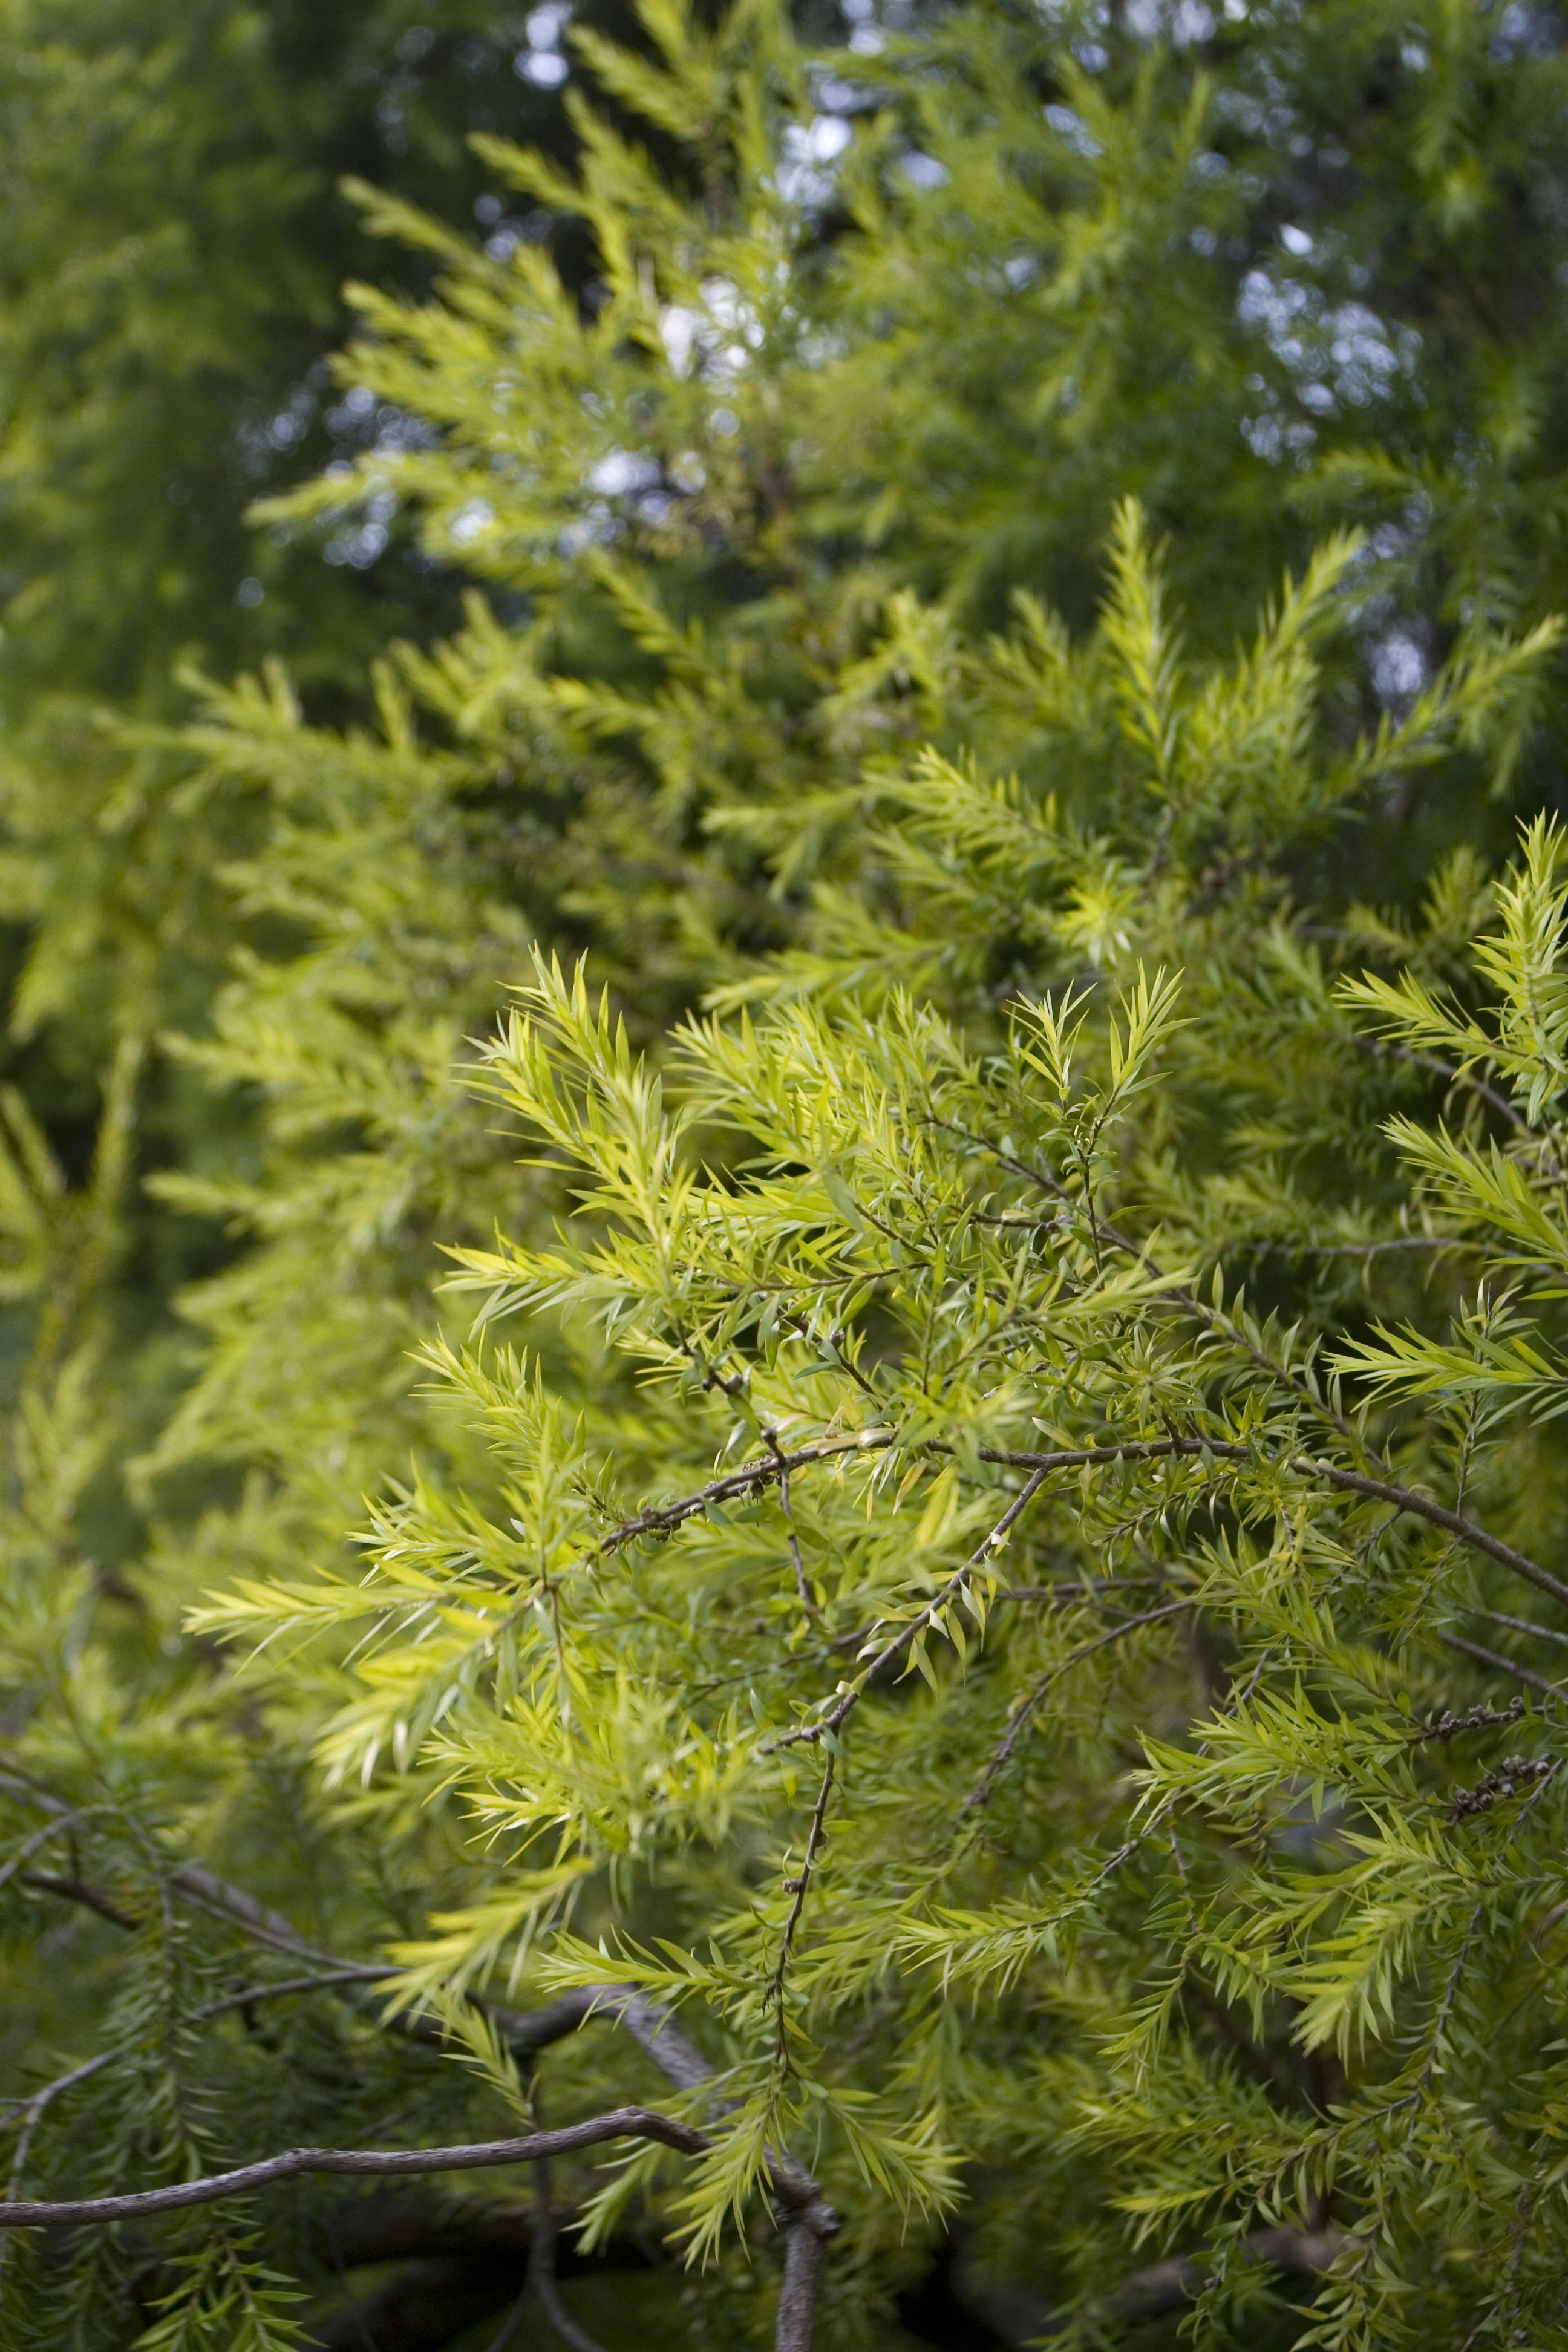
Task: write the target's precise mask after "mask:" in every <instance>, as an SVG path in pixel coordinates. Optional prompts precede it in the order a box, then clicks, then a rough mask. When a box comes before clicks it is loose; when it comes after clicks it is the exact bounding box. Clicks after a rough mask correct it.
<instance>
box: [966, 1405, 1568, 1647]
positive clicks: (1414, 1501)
mask: <svg viewBox="0 0 1568 2352" xmlns="http://www.w3.org/2000/svg"><path fill="white" fill-rule="evenodd" d="M1205 1454H1208V1455H1212V1456H1213V1457H1214V1459H1215V1460H1216V1461H1220V1462H1254V1461H1258V1460H1259V1459H1266V1458H1267V1457H1260V1456H1259V1455H1258V1453H1257V1452H1256V1450H1255V1449H1254V1448H1253V1447H1251V1446H1247V1445H1236V1444H1231V1443H1230V1442H1228V1441H1227V1440H1226V1439H1224V1438H1217V1437H1159V1438H1148V1439H1136V1440H1131V1441H1130V1442H1129V1443H1127V1444H1119V1445H1081V1446H1071V1447H1068V1448H1064V1449H1063V1450H1062V1451H1061V1452H1059V1453H1056V1454H1023V1453H1018V1454H1014V1453H1010V1452H1005V1451H1004V1450H1003V1449H1001V1448H1000V1447H992V1446H983V1447H982V1448H981V1449H980V1459H981V1460H982V1461H983V1462H994V1463H997V1464H999V1465H1004V1466H1005V1467H1006V1468H1009V1469H1014V1470H1034V1471H1036V1472H1039V1471H1052V1470H1072V1469H1079V1468H1081V1467H1082V1466H1084V1465H1087V1464H1091V1463H1097V1462H1152V1461H1158V1460H1161V1459H1164V1460H1166V1461H1169V1460H1171V1459H1173V1457H1180V1458H1183V1459H1186V1460H1194V1459H1197V1458H1201V1457H1202V1456H1203V1455H1205ZM1279 1467H1281V1468H1283V1469H1288V1470H1294V1471H1296V1472H1297V1473H1299V1474H1300V1475H1304V1476H1308V1477H1314V1478H1321V1479H1323V1480H1324V1481H1325V1482H1326V1483H1327V1484H1328V1485H1329V1486H1338V1487H1339V1488H1340V1489H1341V1491H1342V1493H1345V1494H1351V1495H1363V1496H1366V1497H1367V1499H1368V1500H1369V1501H1372V1502H1377V1503H1386V1504H1388V1505H1389V1507H1391V1508H1392V1509H1394V1510H1396V1511H1407V1512H1409V1513H1410V1514H1411V1516H1412V1517H1415V1518H1420V1519H1426V1520H1429V1521H1430V1523H1431V1525H1432V1526H1433V1527H1435V1528H1443V1529H1444V1531H1445V1532H1446V1533H1447V1534H1448V1535H1451V1536H1453V1537H1455V1538H1457V1540H1458V1542H1460V1543H1462V1544H1467V1545H1468V1547H1469V1549H1471V1550H1472V1551H1479V1552H1484V1553H1485V1554H1486V1556H1487V1558H1488V1559H1495V1560H1497V1561H1498V1562H1499V1564H1500V1566H1501V1567H1503V1568H1507V1569H1511V1570H1512V1571H1513V1573H1514V1575H1516V1576H1522V1577H1523V1578H1524V1580H1525V1581H1526V1582H1527V1583H1529V1584H1533V1585H1534V1586H1536V1588H1537V1589H1538V1590H1539V1591H1542V1592H1549V1593H1550V1594H1551V1595H1552V1599H1553V1601H1561V1602H1562V1604H1563V1607H1564V1608H1568V1584H1564V1583H1563V1581H1562V1580H1561V1579H1560V1578H1558V1577H1555V1576H1553V1575H1552V1571H1551V1570H1550V1569H1546V1568H1542V1567H1541V1565H1540V1564H1539V1562H1538V1561H1536V1560H1533V1559H1529V1558H1528V1557H1527V1556H1526V1554H1525V1553H1523V1552H1521V1551H1515V1549H1513V1546H1512V1545H1511V1544H1505V1543H1504V1542H1502V1541H1501V1539H1500V1538H1499V1537H1497V1536H1494V1535H1489V1533H1488V1532H1487V1530H1486V1528H1480V1527H1478V1526H1477V1525H1476V1523H1475V1521H1474V1520H1473V1519H1466V1518H1461V1517H1460V1516H1459V1514H1458V1511H1450V1510H1448V1509H1447V1507H1446V1506H1445V1505H1444V1504H1442V1503H1435V1502H1433V1501H1432V1499H1431V1497H1430V1496H1426V1495H1423V1494H1420V1493H1419V1492H1418V1491H1417V1490H1416V1489H1415V1487H1414V1486H1394V1484H1393V1483H1392V1482H1391V1481H1390V1480H1388V1479H1385V1478H1368V1477H1365V1476H1363V1474H1362V1473H1361V1472H1360V1471H1359V1470H1344V1469H1342V1468H1341V1466H1340V1465H1339V1464H1338V1463H1337V1462H1324V1461H1322V1460H1321V1459H1320V1458H1319V1456H1317V1455H1316V1454H1295V1455H1291V1456H1288V1457H1286V1459H1285V1460H1284V1461H1283V1462H1281V1463H1280V1464H1279Z"/></svg>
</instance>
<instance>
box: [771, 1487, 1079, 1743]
mask: <svg viewBox="0 0 1568 2352" xmlns="http://www.w3.org/2000/svg"><path fill="white" fill-rule="evenodd" d="M1053 1466H1055V1465H1054V1463H1053V1464H1047V1466H1046V1467H1045V1468H1041V1469H1037V1470H1036V1471H1035V1473H1034V1475H1033V1476H1032V1477H1031V1478H1030V1479H1029V1480H1028V1481H1027V1482H1026V1485H1024V1486H1021V1487H1020V1488H1019V1489H1018V1492H1017V1493H1016V1495H1015V1496H1014V1497H1013V1499H1012V1501H1011V1502H1010V1503H1009V1504H1008V1506H1007V1507H1006V1509H1005V1511H1004V1512H1003V1514H1002V1516H1001V1517H1000V1518H999V1519H998V1520H997V1522H996V1524H995V1526H994V1528H992V1530H991V1532H990V1534H989V1535H988V1536H986V1537H985V1538H984V1539H983V1540H982V1541H981V1542H980V1543H978V1544H977V1545H976V1546H975V1548H974V1549H973V1551H972V1552H971V1553H970V1555H969V1558H968V1559H966V1560H965V1561H964V1563H963V1567H962V1568H960V1569H956V1570H954V1571H953V1573H952V1576H950V1577H949V1578H948V1580H947V1582H946V1583H945V1584H944V1585H943V1586H942V1591H940V1592H938V1593H937V1594H935V1595H934V1597H933V1598H932V1599H931V1600H930V1601H927V1602H926V1605H925V1607H924V1608H923V1609H921V1611H920V1612H918V1613H917V1614H916V1615H915V1616H913V1617H911V1618H910V1621H909V1622H908V1624H906V1625H902V1626H900V1629H899V1631H898V1632H897V1633H895V1634H893V1636H892V1637H891V1639H890V1640H889V1641H888V1642H885V1643H883V1645H882V1647H881V1648H880V1649H879V1651H878V1653H877V1654H876V1656H875V1657H874V1658H873V1659H872V1661H871V1663H870V1664H869V1665H868V1666H866V1667H864V1668H862V1670H861V1672H860V1673H859V1674H858V1675H857V1676H856V1677H855V1680H854V1681H853V1682H852V1683H846V1684H845V1685H844V1687H843V1689H842V1690H841V1692H840V1693H839V1696H838V1697H837V1700H836V1701H835V1703H834V1705H833V1706H831V1707H829V1709H828V1711H827V1713H826V1715H825V1716H824V1717H822V1719H821V1721H820V1722H818V1723H806V1724H802V1725H800V1726H799V1727H798V1728H797V1729H795V1730H794V1731H786V1732H785V1733H784V1736H783V1738H779V1739H774V1740H771V1741H770V1742H769V1743H768V1749H767V1752H768V1753H770V1754H771V1753H772V1752H773V1750H775V1749H777V1748H792V1747H796V1746H798V1745H800V1744H801V1743H802V1742H803V1741H810V1742H812V1743H813V1744H815V1743H816V1741H818V1740H820V1739H822V1738H824V1737H833V1736H835V1735H837V1733H838V1732H839V1731H840V1730H841V1729H842V1728H843V1727H844V1724H845V1722H846V1721H847V1717H848V1716H849V1714H850V1712H851V1710H852V1709H853V1708H854V1707H855V1706H857V1705H858V1703H859V1701H860V1699H861V1698H862V1697H863V1696H864V1695H865V1693H866V1690H867V1687H868V1685H869V1684H871V1683H872V1682H874V1681H875V1680H876V1678H877V1676H878V1675H879V1674H881V1673H882V1672H883V1671H884V1669H885V1668H887V1667H888V1666H890V1665H891V1664H893V1663H894V1661H895V1660H896V1659H898V1658H900V1657H901V1656H902V1655H903V1653H904V1652H905V1651H906V1650H907V1649H908V1648H909V1647H910V1643H912V1642H916V1641H918V1640H919V1639H920V1637H921V1634H922V1633H924V1632H925V1631H926V1629H927V1627H928V1626H930V1625H931V1623H932V1622H933V1621H934V1620H935V1619H936V1618H938V1617H940V1616H941V1615H942V1611H943V1610H944V1609H947V1608H950V1607H951V1606H952V1603H953V1602H954V1601H957V1600H959V1599H961V1598H962V1596H963V1593H964V1592H965V1591H967V1589H968V1587H969V1584H970V1581H971V1580H972V1579H973V1575H974V1572H975V1570H976V1569H979V1568H984V1565H985V1562H986V1561H987V1560H988V1559H990V1557H991V1555H992V1553H993V1552H994V1551H996V1550H998V1549H1000V1547H1001V1546H1002V1545H1003V1544H1005V1542H1006V1540H1007V1537H1008V1535H1009V1533H1010V1532H1011V1530H1012V1528H1014V1526H1015V1525H1016V1522H1017V1520H1018V1519H1019V1518H1020V1517H1021V1516H1022V1515H1023V1513H1024V1512H1025V1511H1026V1510H1027V1509H1028V1507H1029V1505H1030V1504H1031V1503H1032V1502H1033V1501H1034V1499H1035V1496H1037V1494H1038V1493H1039V1491H1040V1488H1041V1487H1042V1486H1044V1485H1045V1483H1046V1480H1047V1477H1048V1476H1049V1475H1050V1471H1051V1468H1052V1467H1053Z"/></svg>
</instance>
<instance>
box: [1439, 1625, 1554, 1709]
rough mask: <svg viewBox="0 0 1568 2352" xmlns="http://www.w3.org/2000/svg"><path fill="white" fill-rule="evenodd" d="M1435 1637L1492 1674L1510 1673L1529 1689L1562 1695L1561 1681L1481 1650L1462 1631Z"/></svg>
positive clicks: (1509, 1659) (1551, 1695)
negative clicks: (1487, 1668) (1489, 1668)
mask: <svg viewBox="0 0 1568 2352" xmlns="http://www.w3.org/2000/svg"><path fill="white" fill-rule="evenodd" d="M1437 1639H1438V1640H1439V1641H1440V1642H1441V1643H1442V1644H1443V1646H1444V1648H1445V1649H1448V1650H1458V1651H1460V1652H1461V1653H1462V1654H1463V1655H1464V1656H1466V1657H1467V1658H1473V1659H1474V1660H1475V1662H1476V1664H1478V1665H1479V1666H1490V1667H1491V1669H1492V1671H1493V1673H1494V1674H1500V1675H1512V1676H1513V1678H1514V1680H1515V1682H1518V1683H1528V1685H1530V1687H1531V1690H1538V1691H1544V1693H1545V1694H1546V1696H1547V1697H1548V1698H1561V1697H1563V1685H1562V1684H1561V1683H1549V1682H1548V1681H1547V1679H1546V1676H1545V1675H1538V1674H1537V1673H1536V1672H1535V1670H1534V1668H1533V1667H1532V1666H1521V1664H1520V1663H1519V1661H1518V1659H1517V1658H1505V1657H1503V1656H1502V1655H1501V1654H1500V1652H1499V1651H1497V1650H1483V1649H1482V1647H1481V1645H1480V1643H1479V1642H1467V1641H1466V1640H1465V1638H1464V1635H1463V1634H1462V1633H1439V1634H1438V1636H1437Z"/></svg>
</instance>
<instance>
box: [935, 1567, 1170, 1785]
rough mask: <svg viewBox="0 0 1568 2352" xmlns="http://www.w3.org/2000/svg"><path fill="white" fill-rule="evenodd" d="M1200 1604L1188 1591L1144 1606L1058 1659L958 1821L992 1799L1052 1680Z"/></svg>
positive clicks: (1022, 1709) (1017, 1716) (1028, 1701)
mask: <svg viewBox="0 0 1568 2352" xmlns="http://www.w3.org/2000/svg"><path fill="white" fill-rule="evenodd" d="M1197 1606H1198V1603H1197V1601H1196V1599H1195V1597H1194V1596H1193V1595H1191V1594H1189V1595H1188V1596H1187V1597H1186V1598H1185V1599H1184V1600H1181V1601H1165V1602H1164V1603H1163V1606H1162V1607H1160V1608H1158V1609H1145V1610H1144V1612H1143V1613H1142V1616H1140V1617H1129V1618H1127V1619H1126V1620H1125V1621H1124V1622H1122V1623H1121V1624H1120V1625H1113V1626H1111V1628H1110V1631H1109V1632H1108V1633H1097V1634H1096V1635H1095V1637H1094V1639H1093V1641H1092V1642H1085V1643H1082V1645H1081V1646H1080V1647H1079V1648H1078V1649H1076V1650H1074V1651H1072V1652H1070V1653H1069V1654H1068V1656H1067V1657H1065V1658H1061V1659H1058V1662H1057V1664H1055V1665H1054V1666H1052V1667H1050V1668H1049V1669H1048V1671H1047V1673H1046V1674H1044V1675H1041V1677H1040V1679H1039V1681H1038V1682H1037V1684H1036V1685H1035V1687H1034V1689H1033V1690H1032V1691H1031V1692H1030V1693H1029V1696H1028V1697H1027V1698H1026V1699H1025V1700H1024V1702H1023V1704H1022V1705H1021V1706H1019V1707H1018V1708H1017V1709H1016V1712H1015V1714H1014V1717H1013V1720H1012V1722H1011V1723H1010V1724H1009V1725H1008V1727H1007V1732H1006V1736H1005V1738H1004V1739H1003V1740H1002V1742H1001V1745H1000V1746H999V1747H998V1748H997V1750H996V1753H995V1754H994V1756H993V1757H992V1759H991V1761H990V1763H989V1764H987V1766H986V1767H985V1769H984V1772H983V1773H982V1774H981V1776H980V1778H979V1780H977V1781H976V1782H975V1784H974V1786H973V1789H972V1790H970V1792H969V1794H968V1796H967V1797H965V1799H964V1801H963V1804H962V1806H961V1807H960V1808H959V1815H958V1818H959V1820H960V1821H963V1819H964V1818H965V1817H966V1816H967V1815H968V1814H970V1813H972V1812H973V1811H974V1809H975V1807H976V1806H978V1805H984V1804H985V1803H987V1802H988V1801H989V1800H990V1796H991V1790H992V1786H993V1783H994V1781H995V1780H996V1779H997V1776H998V1775H999V1774H1000V1773H1002V1772H1003V1771H1005V1769H1006V1766H1007V1761H1008V1759H1009V1758H1010V1757H1011V1755H1012V1753H1013V1750H1014V1749H1015V1748H1016V1746H1017V1745H1018V1742H1019V1740H1020V1739H1022V1738H1023V1736H1024V1734H1025V1732H1026V1730H1027V1729H1028V1727H1029V1725H1030V1724H1031V1722H1032V1721H1033V1720H1034V1717H1035V1715H1036V1713H1037V1710H1038V1708H1039V1707H1040V1706H1041V1704H1042V1703H1043V1701H1044V1699H1045V1697H1046V1696H1047V1692H1048V1691H1049V1690H1050V1688H1051V1685H1052V1684H1053V1683H1056V1682H1058V1681H1059V1680H1060V1678H1061V1676H1062V1675H1065V1674H1066V1673H1067V1672H1068V1669H1069V1668H1070V1667H1073V1666H1076V1665H1079V1664H1081V1663H1082V1661H1083V1660H1084V1659H1085V1658H1090V1657H1092V1656H1093V1655H1094V1653H1095V1652H1096V1650H1103V1649H1105V1648H1107V1647H1108V1646H1109V1645H1110V1643H1112V1642H1120V1641H1121V1637H1122V1635H1123V1634H1124V1633H1136V1632H1137V1630H1138V1628H1139V1627H1140V1626H1141V1625H1152V1624H1153V1623H1154V1622H1155V1621H1156V1620H1157V1619H1158V1618H1161V1617H1174V1616H1175V1615H1176V1614H1177V1612H1179V1611H1181V1610H1183V1609H1195V1608H1196V1607H1197Z"/></svg>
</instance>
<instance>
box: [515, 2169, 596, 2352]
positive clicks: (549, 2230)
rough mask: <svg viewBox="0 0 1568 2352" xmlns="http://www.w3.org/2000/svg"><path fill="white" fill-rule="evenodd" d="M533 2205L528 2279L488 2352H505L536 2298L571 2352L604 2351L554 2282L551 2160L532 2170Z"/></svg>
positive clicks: (553, 2214) (553, 2209)
mask: <svg viewBox="0 0 1568 2352" xmlns="http://www.w3.org/2000/svg"><path fill="white" fill-rule="evenodd" d="M533 2181H534V2203H533V2234H532V2238H531V2242H530V2245H529V2250H528V2277H527V2280H526V2282H525V2283H524V2285H523V2291H522V2294H521V2295H520V2296H519V2298H518V2303H517V2308H516V2310H515V2311H514V2312H513V2313H512V2315H511V2317H510V2319H509V2320H508V2322H507V2324H506V2326H504V2327H503V2328H502V2330H501V2332H500V2336H498V2337H497V2339H496V2341H495V2343H494V2344H493V2345H491V2346H490V2347H489V2352H504V2347H505V2346H506V2345H507V2343H508V2342H509V2341H510V2337H511V2334H512V2331H513V2329H514V2327H515V2326H516V2325H517V2322H518V2321H519V2319H521V2315H522V2308H523V2305H524V2303H525V2302H526V2300H527V2298H528V2297H529V2296H530V2295H533V2296H534V2297H535V2298H536V2300H537V2302H538V2304H539V2307H540V2309H541V2311H542V2312H543V2314H544V2316H545V2318H546V2320H547V2321H548V2322H549V2324H550V2326H552V2328H553V2329H554V2331H555V2333H556V2335H557V2336H560V2338H561V2341H562V2342H563V2344H564V2345H566V2346H567V2347H569V2352H604V2346H603V2345H602V2344H600V2342H599V2341H598V2339H597V2337H596V2336H590V2335H589V2333H588V2331H587V2329H586V2328H585V2327H579V2326H578V2325H577V2322H576V2321H575V2320H574V2318H573V2316H572V2315H571V2313H570V2312H569V2311H568V2310H567V2308H566V2306H565V2305H564V2304H563V2302H562V2300H561V2290H560V2288H559V2287H558V2286H557V2285H556V2283H555V2208H554V2205H553V2204H552V2200H551V2195H550V2158H548V2157H547V2156H542V2157H541V2158H539V2159H538V2161H537V2163H536V2164H535V2165H534V2168H533Z"/></svg>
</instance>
